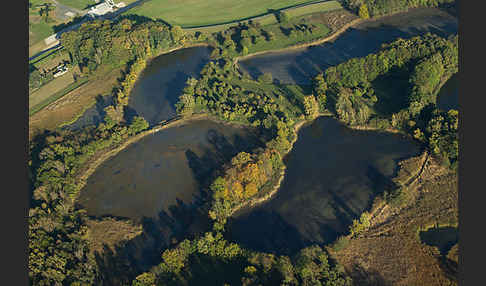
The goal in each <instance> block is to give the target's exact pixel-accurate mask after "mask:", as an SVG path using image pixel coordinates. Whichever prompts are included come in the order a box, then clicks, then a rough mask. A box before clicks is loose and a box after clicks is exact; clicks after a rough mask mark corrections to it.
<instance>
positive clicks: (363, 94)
mask: <svg viewBox="0 0 486 286" xmlns="http://www.w3.org/2000/svg"><path fill="white" fill-rule="evenodd" d="M457 41H458V38H457V35H456V36H453V37H451V38H450V39H445V38H441V37H439V36H436V35H432V34H427V35H425V36H423V37H414V38H411V39H408V40H403V39H398V40H396V41H394V42H392V43H390V44H386V45H384V46H383V48H382V49H381V50H380V51H379V52H377V53H374V54H369V55H368V56H366V57H363V58H354V59H351V60H348V61H346V62H344V63H341V64H339V65H337V66H334V67H330V68H328V69H327V70H325V71H324V72H323V73H321V74H319V75H318V76H317V77H316V78H315V79H314V94H316V95H324V98H326V99H330V100H331V102H332V103H329V104H330V106H328V107H329V109H331V110H334V112H335V114H336V116H337V117H338V118H339V119H340V120H342V121H343V122H345V123H347V124H349V125H372V126H373V125H374V127H380V126H381V127H383V128H389V127H393V128H396V129H399V130H402V131H403V132H406V133H409V134H410V135H412V136H414V137H415V138H416V139H418V140H422V141H423V142H424V143H426V144H427V145H428V146H429V147H430V148H431V150H433V152H434V154H436V155H439V156H441V157H444V160H446V161H448V162H450V163H451V164H452V163H453V162H455V161H456V160H457V151H456V150H457V147H454V146H457V112H454V111H452V112H451V115H445V113H444V112H441V111H439V110H437V108H436V106H435V104H436V95H437V93H438V91H439V88H440V86H441V84H442V83H444V82H445V81H446V80H447V79H448V78H449V77H450V76H452V75H453V74H455V73H456V72H457V71H458V42H457ZM400 74H404V75H405V80H406V81H407V82H408V83H407V87H406V88H405V89H403V88H401V87H400V86H399V85H397V86H398V88H397V89H396V90H394V91H393V93H392V94H393V96H390V95H389V94H390V93H391V92H390V91H387V92H381V91H380V90H379V84H377V82H378V83H379V81H380V80H381V81H383V78H385V79H386V77H387V76H390V75H399V76H401V75H400ZM390 78H393V77H390ZM392 85H393V83H392ZM375 88H376V89H375ZM387 94H388V96H387ZM377 95H378V96H377ZM328 101H329V100H328ZM438 122H440V123H438ZM432 126H433V127H432Z"/></svg>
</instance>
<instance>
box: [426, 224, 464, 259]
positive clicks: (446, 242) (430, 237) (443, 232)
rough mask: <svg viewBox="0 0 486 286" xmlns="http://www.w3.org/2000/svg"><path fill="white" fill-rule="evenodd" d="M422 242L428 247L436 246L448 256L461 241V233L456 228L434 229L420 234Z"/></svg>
mask: <svg viewBox="0 0 486 286" xmlns="http://www.w3.org/2000/svg"><path fill="white" fill-rule="evenodd" d="M419 236H420V240H421V241H422V242H424V243H425V244H427V245H430V246H436V247H437V248H438V249H439V251H440V253H441V254H442V255H447V253H448V252H449V250H450V249H451V248H452V247H453V246H454V244H456V243H457V242H458V240H459V233H458V231H457V228H455V227H450V226H447V227H439V228H436V227H433V228H430V229H428V230H426V231H421V232H420V233H419Z"/></svg>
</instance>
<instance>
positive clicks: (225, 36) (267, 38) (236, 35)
mask: <svg viewBox="0 0 486 286" xmlns="http://www.w3.org/2000/svg"><path fill="white" fill-rule="evenodd" d="M277 18H278V19H279V23H277V24H273V25H267V26H262V25H261V24H260V23H259V22H258V21H256V22H254V21H251V20H250V21H248V22H246V23H242V22H240V23H238V25H235V26H232V27H230V28H228V29H226V30H224V31H221V32H219V33H215V34H214V35H211V36H210V38H209V41H210V42H211V43H212V45H213V46H214V47H215V50H214V51H213V55H212V56H213V57H214V58H217V57H223V58H226V57H232V56H236V55H247V54H248V53H249V51H252V50H255V47H259V46H262V45H264V44H265V43H272V42H273V43H275V42H276V41H278V40H279V39H282V38H286V39H297V37H299V36H300V37H310V36H312V35H314V34H316V32H317V31H318V30H319V29H320V28H321V27H319V26H317V25H315V24H313V23H310V22H308V21H307V22H297V21H291V20H290V17H289V16H288V14H287V13H285V12H282V13H280V14H279V15H278V16H277ZM257 50H258V49H257Z"/></svg>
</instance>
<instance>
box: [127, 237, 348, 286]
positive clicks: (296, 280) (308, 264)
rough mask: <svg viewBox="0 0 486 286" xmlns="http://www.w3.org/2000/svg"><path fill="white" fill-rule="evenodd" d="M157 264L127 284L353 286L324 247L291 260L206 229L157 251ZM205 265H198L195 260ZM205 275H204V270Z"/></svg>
mask: <svg viewBox="0 0 486 286" xmlns="http://www.w3.org/2000/svg"><path fill="white" fill-rule="evenodd" d="M162 260H163V261H162V263H160V264H159V265H157V266H155V267H153V268H152V270H151V271H150V272H145V273H143V274H140V275H139V276H137V277H136V279H135V280H134V281H133V282H132V285H134V286H135V285H137V286H148V285H200V284H204V283H203V282H202V281H201V280H198V278H199V279H201V278H202V279H205V282H207V283H212V284H213V285H220V284H223V283H228V282H230V281H231V282H233V283H231V284H232V285H234V284H239V285H245V286H246V285H248V286H249V285H333V286H338V285H339V286H348V285H352V280H351V279H350V278H349V277H347V276H346V275H345V273H344V269H343V268H342V267H340V266H339V265H337V264H336V263H334V262H333V261H330V259H329V256H328V254H327V252H326V251H325V250H323V249H322V248H321V247H319V246H317V245H315V246H311V247H307V248H304V249H302V250H301V251H300V252H299V253H297V254H296V255H295V256H293V257H292V258H290V257H288V256H277V255H274V254H269V253H260V252H253V251H248V250H243V249H241V248H240V247H239V246H238V245H237V244H235V243H229V242H227V241H226V240H224V238H223V237H222V236H221V234H220V233H217V234H216V235H214V234H213V233H206V234H205V235H203V236H202V237H201V238H199V239H197V240H193V241H189V240H185V241H183V242H181V243H180V244H179V245H178V246H177V247H176V248H173V249H171V250H166V251H164V253H163V254H162ZM202 263H204V264H206V265H210V266H204V267H202V266H201V265H200V264H202ZM207 267H209V268H211V274H213V275H210V276H209V277H200V275H201V274H200V273H199V272H200V271H201V270H200V269H199V268H207ZM208 274H209V273H208Z"/></svg>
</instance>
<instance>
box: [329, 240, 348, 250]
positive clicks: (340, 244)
mask: <svg viewBox="0 0 486 286" xmlns="http://www.w3.org/2000/svg"><path fill="white" fill-rule="evenodd" d="M348 245H349V238H347V237H346V236H340V237H339V238H338V239H337V240H336V241H335V242H334V243H333V244H332V245H331V248H332V249H333V250H334V251H336V252H338V251H341V250H343V249H345V248H346V246H348Z"/></svg>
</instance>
